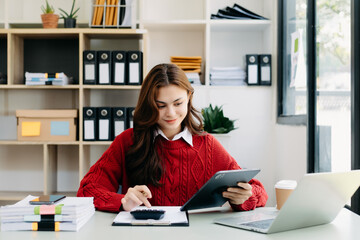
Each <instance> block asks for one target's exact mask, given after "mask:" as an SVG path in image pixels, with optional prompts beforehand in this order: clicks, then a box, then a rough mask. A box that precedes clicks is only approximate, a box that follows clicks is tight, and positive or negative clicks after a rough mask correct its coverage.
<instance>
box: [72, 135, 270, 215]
mask: <svg viewBox="0 0 360 240" xmlns="http://www.w3.org/2000/svg"><path fill="white" fill-rule="evenodd" d="M132 135H133V129H128V130H126V131H124V132H123V133H121V134H120V135H119V136H118V137H116V139H115V140H114V142H113V143H112V144H111V146H110V147H109V148H108V149H107V150H106V151H105V153H104V154H103V155H102V157H101V158H100V159H99V160H98V161H97V162H96V163H95V164H94V165H93V166H92V167H91V168H90V170H89V172H88V173H87V174H86V176H85V177H84V179H83V180H82V181H81V183H80V188H79V190H78V193H77V196H78V197H94V204H95V207H96V208H97V209H98V210H102V211H110V212H118V211H119V209H120V206H121V199H122V198H123V197H124V194H125V193H126V192H127V190H128V188H129V185H128V181H127V177H126V172H125V153H126V151H128V149H129V148H130V146H131V145H132ZM161 141H162V144H163V148H162V154H161V156H164V157H165V158H164V162H165V173H164V175H163V176H162V178H161V180H160V182H161V183H162V185H161V186H160V187H154V186H153V185H148V187H149V189H150V191H151V193H152V199H149V201H150V203H151V205H153V206H181V205H183V204H184V203H185V202H186V201H187V200H188V199H190V198H191V197H192V196H193V195H194V194H195V193H196V191H197V190H199V189H200V188H201V187H202V185H203V184H205V182H206V181H207V180H208V179H210V178H211V177H212V175H214V174H215V173H216V172H217V171H220V170H231V169H240V167H239V165H238V164H237V163H236V161H235V160H234V159H233V158H232V157H231V156H230V154H229V153H227V152H226V150H225V149H224V148H223V147H222V146H221V144H220V143H219V142H218V141H217V140H216V139H215V138H214V137H213V136H212V135H210V134H206V135H204V136H193V147H191V146H190V145H189V144H188V143H186V142H185V141H184V140H183V139H179V140H176V141H167V140H165V139H164V138H162V137H161ZM250 184H251V186H252V196H251V197H250V198H249V199H248V200H247V201H246V202H244V203H243V204H241V205H232V207H233V209H234V210H252V209H255V207H260V206H264V205H265V203H266V200H267V198H268V196H267V194H266V192H265V189H264V187H263V185H262V184H261V183H260V182H259V181H258V180H256V179H252V180H251V181H250ZM119 185H121V186H122V194H119V193H117V191H118V189H119Z"/></svg>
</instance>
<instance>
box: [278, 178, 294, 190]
mask: <svg viewBox="0 0 360 240" xmlns="http://www.w3.org/2000/svg"><path fill="white" fill-rule="evenodd" d="M296 186H297V182H296V181H295V180H281V181H278V182H277V183H276V184H275V188H282V189H295V188H296Z"/></svg>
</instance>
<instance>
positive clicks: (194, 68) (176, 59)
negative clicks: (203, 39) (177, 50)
mask: <svg viewBox="0 0 360 240" xmlns="http://www.w3.org/2000/svg"><path fill="white" fill-rule="evenodd" d="M170 61H171V63H173V64H176V65H177V66H178V67H179V68H181V69H182V70H183V71H184V72H185V74H186V76H187V77H188V79H189V81H190V82H191V83H192V84H194V85H201V82H200V75H201V62H202V58H201V56H171V57H170Z"/></svg>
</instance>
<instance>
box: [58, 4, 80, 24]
mask: <svg viewBox="0 0 360 240" xmlns="http://www.w3.org/2000/svg"><path fill="white" fill-rule="evenodd" d="M75 2H76V0H73V3H72V6H71V10H70V13H67V12H66V11H65V10H63V9H62V8H59V10H60V11H61V13H60V15H61V18H62V19H64V27H65V28H74V27H76V18H77V15H76V13H77V12H78V11H79V9H80V8H79V7H78V8H77V9H76V10H74V7H75Z"/></svg>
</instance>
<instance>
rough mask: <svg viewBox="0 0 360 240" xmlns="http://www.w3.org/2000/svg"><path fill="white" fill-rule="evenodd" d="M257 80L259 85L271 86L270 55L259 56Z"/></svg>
mask: <svg viewBox="0 0 360 240" xmlns="http://www.w3.org/2000/svg"><path fill="white" fill-rule="evenodd" d="M259 68H260V69H259V78H260V84H261V85H268V86H271V55H270V54H261V55H259Z"/></svg>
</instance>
